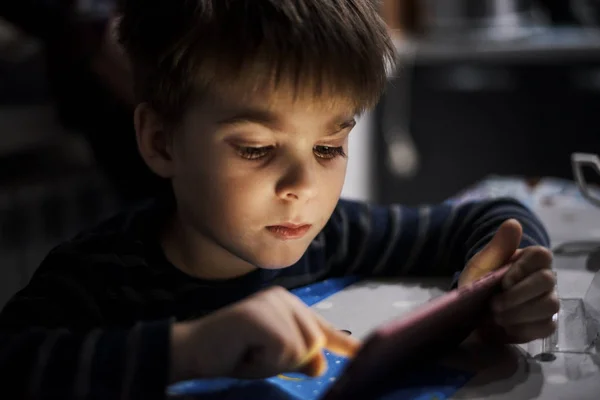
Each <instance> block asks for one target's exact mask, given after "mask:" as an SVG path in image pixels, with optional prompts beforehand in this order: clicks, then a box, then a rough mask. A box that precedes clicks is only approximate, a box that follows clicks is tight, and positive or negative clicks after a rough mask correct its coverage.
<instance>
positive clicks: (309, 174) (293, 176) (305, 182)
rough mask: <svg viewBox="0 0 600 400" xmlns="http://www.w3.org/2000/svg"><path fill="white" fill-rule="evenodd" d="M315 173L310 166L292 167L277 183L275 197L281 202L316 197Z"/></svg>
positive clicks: (316, 181) (314, 169)
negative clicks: (281, 200)
mask: <svg viewBox="0 0 600 400" xmlns="http://www.w3.org/2000/svg"><path fill="white" fill-rule="evenodd" d="M317 183H318V179H317V171H316V168H315V167H314V166H311V165H294V166H292V167H290V168H289V169H288V170H287V171H286V173H285V174H284V175H283V176H282V177H281V179H280V180H279V182H277V186H276V189H275V190H276V192H277V196H278V197H279V198H281V199H283V200H309V199H311V198H313V197H315V196H316V195H317V192H318V190H317Z"/></svg>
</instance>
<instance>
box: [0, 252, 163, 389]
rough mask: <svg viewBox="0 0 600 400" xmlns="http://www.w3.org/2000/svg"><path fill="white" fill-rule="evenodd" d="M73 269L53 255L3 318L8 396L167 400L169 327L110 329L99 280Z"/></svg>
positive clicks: (0, 334) (0, 335)
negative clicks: (103, 312)
mask: <svg viewBox="0 0 600 400" xmlns="http://www.w3.org/2000/svg"><path fill="white" fill-rule="evenodd" d="M69 264H70V263H69V262H68V257H64V255H61V254H51V255H50V256H48V258H46V260H45V261H44V263H43V264H42V266H41V267H40V268H39V269H38V271H37V272H36V274H34V277H33V278H32V280H31V282H30V283H29V285H28V286H26V287H25V288H24V289H23V290H21V291H20V292H19V293H17V294H16V295H15V296H14V297H13V298H12V299H11V300H10V301H9V303H8V304H7V305H6V306H5V308H4V310H2V313H0V370H1V371H3V373H2V374H0V381H1V383H2V391H3V393H10V396H7V398H15V399H17V398H18V399H21V398H28V399H56V398H60V399H122V398H127V399H163V398H164V397H165V390H166V386H167V382H168V381H167V379H168V366H169V341H170V337H169V335H170V321H168V320H167V321H156V322H147V323H139V324H137V325H135V326H134V327H133V328H130V329H111V328H103V320H102V315H101V312H100V311H99V307H98V305H97V303H96V301H95V296H94V295H93V292H94V288H93V286H90V284H89V282H88V281H89V280H90V279H92V278H91V277H90V276H89V273H88V272H87V271H86V269H85V268H80V269H76V270H74V269H73V268H69ZM71 267H72V265H71ZM73 271H75V272H73ZM78 271H81V272H78Z"/></svg>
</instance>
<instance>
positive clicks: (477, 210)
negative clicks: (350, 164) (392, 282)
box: [321, 198, 549, 277]
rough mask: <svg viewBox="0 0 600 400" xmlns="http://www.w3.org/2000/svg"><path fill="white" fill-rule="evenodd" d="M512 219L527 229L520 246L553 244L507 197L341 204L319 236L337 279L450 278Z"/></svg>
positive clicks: (525, 211) (532, 218)
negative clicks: (433, 203)
mask: <svg viewBox="0 0 600 400" xmlns="http://www.w3.org/2000/svg"><path fill="white" fill-rule="evenodd" d="M510 218H514V219H516V220H518V221H519V222H520V223H521V225H522V227H523V239H522V242H521V245H520V247H526V246H530V245H542V246H548V245H549V238H548V235H547V233H546V231H545V229H544V227H543V225H542V224H541V222H540V221H539V220H538V219H537V218H536V217H535V216H534V215H533V213H531V212H530V211H529V210H528V209H527V208H525V207H524V206H523V205H521V203H519V202H517V201H516V200H513V199H508V198H507V199H495V200H484V201H475V202H470V203H462V204H441V205H436V206H423V207H418V208H411V207H403V206H400V205H392V206H387V207H381V206H373V205H368V204H364V203H358V202H353V201H346V200H341V201H340V203H339V204H338V206H337V208H336V210H335V211H334V213H333V215H332V217H331V219H330V221H329V223H328V224H327V226H326V227H325V229H324V231H323V233H322V237H321V238H322V239H324V240H325V246H324V248H325V251H326V252H327V254H326V260H327V261H326V262H327V266H328V270H329V271H330V274H331V275H334V276H339V275H354V274H357V275H371V276H373V275H375V276H411V275H412V276H440V277H442V276H443V277H452V276H454V275H455V274H456V273H457V272H460V271H462V269H463V267H464V266H465V264H466V262H467V261H468V260H469V259H470V258H471V257H472V256H473V255H475V254H476V253H477V252H478V251H479V250H481V249H482V248H483V247H484V246H485V244H486V243H487V242H488V241H489V240H490V239H491V238H492V236H493V235H494V233H495V232H496V231H497V229H498V227H500V225H501V224H502V222H504V221H506V220H507V219H510Z"/></svg>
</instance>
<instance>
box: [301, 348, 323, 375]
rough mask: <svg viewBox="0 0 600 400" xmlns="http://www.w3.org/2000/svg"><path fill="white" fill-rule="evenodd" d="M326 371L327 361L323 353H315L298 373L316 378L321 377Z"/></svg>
mask: <svg viewBox="0 0 600 400" xmlns="http://www.w3.org/2000/svg"><path fill="white" fill-rule="evenodd" d="M326 371H327V359H326V358H325V356H324V355H323V352H318V353H316V354H315V355H314V356H313V357H312V358H311V359H310V360H308V361H307V362H306V363H305V364H304V365H302V367H301V368H300V369H299V372H301V373H303V374H305V375H308V376H311V377H317V376H321V375H323V374H324V373H325V372H326Z"/></svg>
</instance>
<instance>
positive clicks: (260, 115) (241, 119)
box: [217, 108, 356, 134]
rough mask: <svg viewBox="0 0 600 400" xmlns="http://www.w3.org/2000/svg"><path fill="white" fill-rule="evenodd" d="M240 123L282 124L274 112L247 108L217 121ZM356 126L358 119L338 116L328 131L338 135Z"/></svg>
mask: <svg viewBox="0 0 600 400" xmlns="http://www.w3.org/2000/svg"><path fill="white" fill-rule="evenodd" d="M240 123H257V124H261V125H265V126H277V125H281V124H282V120H281V118H280V117H279V116H278V115H277V113H274V112H272V111H269V110H263V109H259V108H247V109H241V110H238V111H236V112H235V114H234V115H233V116H231V117H227V118H224V119H221V120H219V121H217V124H218V125H221V126H226V125H234V124H240ZM355 125H356V119H355V118H354V116H348V115H347V114H344V115H338V116H336V117H335V118H332V120H331V123H330V124H329V129H328V130H329V131H331V132H332V134H336V133H338V132H339V131H342V130H344V129H348V128H353V127H354V126H355Z"/></svg>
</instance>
